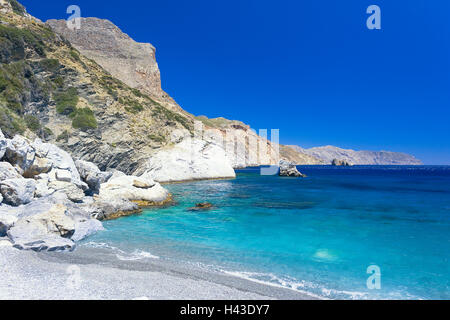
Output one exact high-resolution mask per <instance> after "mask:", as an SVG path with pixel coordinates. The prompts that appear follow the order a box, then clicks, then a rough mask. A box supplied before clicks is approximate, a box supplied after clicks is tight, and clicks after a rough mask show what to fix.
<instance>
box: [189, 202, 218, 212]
mask: <svg viewBox="0 0 450 320" xmlns="http://www.w3.org/2000/svg"><path fill="white" fill-rule="evenodd" d="M213 208H214V206H213V205H212V204H211V203H209V202H202V203H197V204H196V205H195V207H192V208H189V209H188V211H207V210H211V209H213Z"/></svg>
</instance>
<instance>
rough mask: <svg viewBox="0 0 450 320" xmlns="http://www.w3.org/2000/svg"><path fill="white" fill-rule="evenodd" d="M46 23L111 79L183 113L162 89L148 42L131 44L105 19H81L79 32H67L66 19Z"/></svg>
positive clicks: (153, 48)
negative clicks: (111, 77)
mask: <svg viewBox="0 0 450 320" xmlns="http://www.w3.org/2000/svg"><path fill="white" fill-rule="evenodd" d="M46 24H47V25H48V26H50V27H51V28H52V29H53V30H54V31H55V32H56V33H58V34H60V35H62V36H63V37H64V38H65V39H67V40H68V41H69V42H70V43H71V44H72V45H73V46H74V47H75V48H76V49H78V50H79V51H80V52H81V53H82V54H83V55H84V56H86V57H88V58H90V59H92V60H94V61H95V62H97V63H98V64H99V65H100V66H102V67H103V68H104V69H105V70H107V71H108V72H109V73H111V75H112V76H113V77H115V78H117V79H120V80H121V81H123V82H124V83H125V84H126V85H128V86H130V87H132V88H135V89H138V90H140V91H142V92H143V93H145V94H147V95H149V96H150V97H152V99H154V100H155V101H157V102H158V103H161V104H164V106H165V107H166V108H168V109H171V110H173V111H177V112H183V110H182V109H181V108H180V106H178V104H177V103H176V102H175V101H174V100H173V99H172V98H171V97H170V96H169V95H168V94H167V93H165V92H164V91H163V90H162V88H161V76H160V71H159V67H158V63H157V62H156V49H155V47H154V46H152V45H151V44H150V43H138V42H136V41H134V40H133V39H131V38H130V37H129V36H128V35H127V34H125V33H123V32H122V31H121V30H120V29H119V28H118V27H117V26H116V25H114V24H113V23H112V22H111V21H108V20H104V19H97V18H81V19H80V25H81V28H80V29H78V30H77V29H75V30H71V29H69V28H68V27H67V23H66V20H49V21H47V22H46Z"/></svg>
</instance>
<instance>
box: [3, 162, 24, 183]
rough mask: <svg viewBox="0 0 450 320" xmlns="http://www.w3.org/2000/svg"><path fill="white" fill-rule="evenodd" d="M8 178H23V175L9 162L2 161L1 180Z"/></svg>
mask: <svg viewBox="0 0 450 320" xmlns="http://www.w3.org/2000/svg"><path fill="white" fill-rule="evenodd" d="M7 179H22V176H21V175H20V174H19V172H17V170H16V169H15V168H14V167H13V166H12V165H11V164H10V163H9V162H0V181H2V180H7Z"/></svg>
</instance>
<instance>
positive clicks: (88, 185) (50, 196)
mask: <svg viewBox="0 0 450 320" xmlns="http://www.w3.org/2000/svg"><path fill="white" fill-rule="evenodd" d="M0 161H1V162H0V239H1V243H2V245H11V246H13V247H15V248H17V249H23V250H33V251H56V250H72V249H74V247H75V242H76V241H80V240H82V239H84V238H86V237H88V236H89V235H91V234H93V233H95V232H97V231H99V230H103V227H102V223H101V222H100V221H101V220H106V219H114V218H118V217H120V216H124V215H129V214H133V213H137V212H139V211H140V210H141V208H142V207H148V206H157V205H163V204H165V203H168V202H170V201H171V195H170V194H169V192H168V191H167V190H166V189H165V188H163V187H162V186H161V185H160V184H159V183H157V182H154V181H153V180H152V179H151V178H148V177H143V176H141V177H137V176H129V175H126V174H125V173H123V172H120V171H118V170H114V171H110V172H102V171H100V169H98V167H97V166H96V165H95V164H93V163H90V162H86V161H81V160H76V161H74V160H73V159H72V157H71V156H70V155H69V154H68V153H67V152H65V151H64V150H62V149H60V148H58V147H57V146H55V145H53V144H49V143H43V142H42V141H41V140H39V139H36V140H34V141H30V140H28V139H26V138H24V137H22V136H19V135H17V136H15V137H14V138H13V139H7V138H5V137H4V135H3V133H1V131H0Z"/></svg>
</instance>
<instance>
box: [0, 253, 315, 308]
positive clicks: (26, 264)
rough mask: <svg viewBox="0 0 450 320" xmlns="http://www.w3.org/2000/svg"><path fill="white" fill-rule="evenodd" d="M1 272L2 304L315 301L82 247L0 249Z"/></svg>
mask: <svg viewBox="0 0 450 320" xmlns="http://www.w3.org/2000/svg"><path fill="white" fill-rule="evenodd" d="M74 266H75V267H74ZM74 268H75V269H74ZM73 270H79V275H80V277H79V279H80V281H79V287H77V288H72V287H71V285H70V283H71V282H70V281H71V279H73V277H74V276H73V273H72V272H73ZM0 272H1V274H2V281H1V282H0V299H6V300H19V299H30V300H53V299H56V300H78V299H81V300H87V299H102V300H133V299H149V300H278V299H281V300H316V299H318V298H317V297H315V296H313V295H308V294H303V293H300V292H297V291H294V290H291V289H288V288H281V287H277V286H272V285H269V284H263V283H258V282H255V281H250V280H246V279H243V278H240V277H237V276H233V275H228V274H222V273H219V272H213V271H206V270H203V269H200V268H195V267H194V266H187V265H176V264H175V263H173V262H171V261H167V260H162V259H142V260H119V259H118V258H117V257H115V256H114V255H112V254H111V252H110V251H109V250H106V249H101V248H88V247H83V246H81V247H77V249H76V250H75V251H73V252H53V253H49V252H40V253H36V252H31V251H26V252H24V251H19V250H17V249H14V248H12V247H0ZM43 288H45V290H43Z"/></svg>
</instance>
